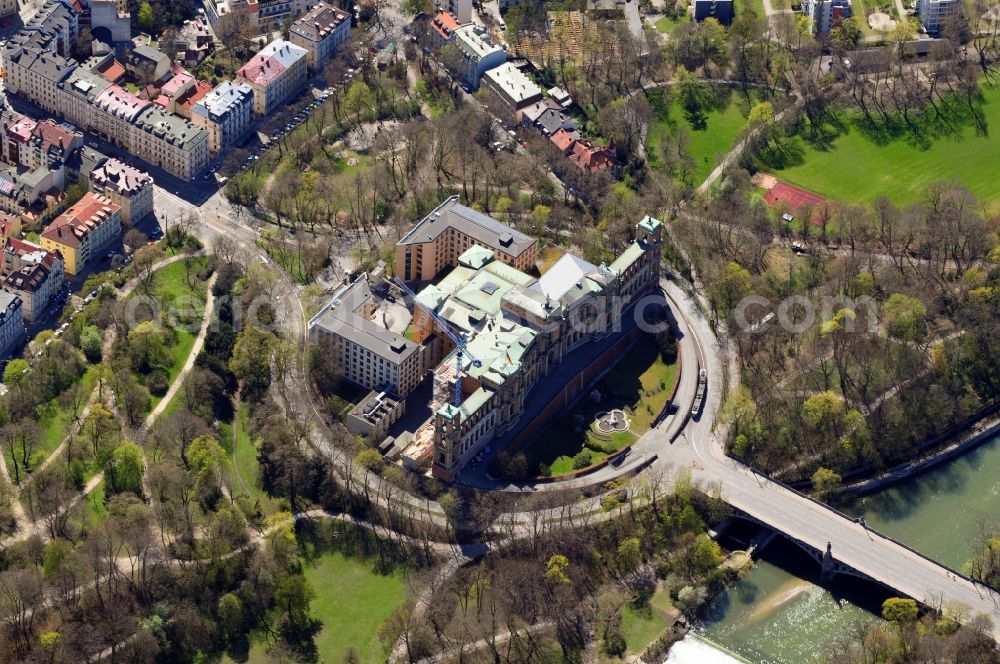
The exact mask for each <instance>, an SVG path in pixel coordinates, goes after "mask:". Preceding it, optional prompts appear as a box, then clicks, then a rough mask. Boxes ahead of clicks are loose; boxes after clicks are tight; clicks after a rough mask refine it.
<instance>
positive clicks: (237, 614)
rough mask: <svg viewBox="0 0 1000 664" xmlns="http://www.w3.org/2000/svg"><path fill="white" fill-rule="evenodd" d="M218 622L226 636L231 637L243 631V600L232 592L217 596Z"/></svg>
mask: <svg viewBox="0 0 1000 664" xmlns="http://www.w3.org/2000/svg"><path fill="white" fill-rule="evenodd" d="M218 614H219V623H220V624H221V625H222V629H223V631H224V632H225V634H226V638H228V639H233V638H235V637H237V636H239V635H240V634H241V633H242V631H243V602H241V601H240V598H239V597H237V596H236V595H234V594H233V593H226V594H225V595H223V596H222V597H220V598H219V604H218Z"/></svg>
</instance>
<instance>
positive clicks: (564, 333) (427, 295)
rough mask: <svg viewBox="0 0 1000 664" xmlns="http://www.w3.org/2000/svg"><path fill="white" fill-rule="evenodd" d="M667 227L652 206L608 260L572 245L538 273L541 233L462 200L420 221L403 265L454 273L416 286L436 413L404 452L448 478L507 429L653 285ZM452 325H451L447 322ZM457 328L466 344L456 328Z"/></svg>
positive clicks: (428, 274) (406, 242) (401, 272)
mask: <svg viewBox="0 0 1000 664" xmlns="http://www.w3.org/2000/svg"><path fill="white" fill-rule="evenodd" d="M662 230H663V225H662V223H661V222H660V221H658V220H656V219H653V218H652V217H648V216H647V217H646V218H644V219H643V220H642V221H640V222H639V223H638V224H636V234H635V240H634V241H633V242H632V243H631V244H630V245H629V246H628V247H627V248H626V249H625V251H624V252H623V253H622V254H621V255H620V256H619V257H618V258H617V259H615V261H614V262H612V263H611V264H610V265H606V264H601V265H592V264H591V263H588V262H587V261H585V260H583V259H582V258H579V257H577V256H574V255H572V254H569V253H565V254H563V255H562V256H561V257H560V258H559V259H558V260H557V261H555V263H553V264H552V265H551V266H550V267H548V268H547V269H545V270H544V272H542V274H541V276H538V277H536V276H533V275H532V274H531V272H535V270H536V268H535V259H536V251H535V247H536V243H535V240H534V239H533V238H530V237H529V236H527V235H524V234H523V233H520V232H518V231H517V230H515V229H512V228H510V227H508V226H506V225H505V224H502V223H500V222H498V221H495V220H493V219H491V218H489V217H487V216H486V215H483V214H481V213H479V212H476V211H474V210H471V209H470V208H467V207H465V206H463V205H460V204H458V202H457V201H456V200H455V199H448V200H447V201H445V202H444V203H442V205H441V206H439V207H438V208H437V209H436V210H434V211H433V212H431V214H429V215H428V216H427V217H425V218H424V219H423V220H422V221H421V222H420V223H418V224H417V226H416V227H415V228H414V229H413V230H412V231H411V232H410V233H408V234H407V235H406V236H405V237H404V238H403V239H402V240H401V241H400V242H399V244H398V245H397V247H396V274H397V276H399V277H401V278H403V279H405V280H422V281H424V282H425V283H426V281H428V280H430V279H432V278H433V277H434V275H435V273H437V272H442V273H444V271H445V270H447V272H446V274H444V277H443V278H441V279H440V280H438V281H437V282H436V283H431V284H429V285H426V286H425V287H424V288H422V289H421V290H420V291H419V293H418V294H417V296H416V302H415V303H414V307H413V309H414V318H413V341H414V342H416V343H418V344H421V345H422V346H424V347H425V348H426V349H427V354H428V357H427V359H428V365H429V366H435V365H436V368H435V369H434V377H433V379H434V391H433V402H432V412H433V416H432V417H431V418H430V419H429V420H428V421H427V422H426V423H425V424H424V425H423V426H422V427H420V429H418V431H417V432H416V434H415V435H414V440H413V442H412V443H411V444H410V446H409V447H408V448H407V449H406V451H405V452H404V456H403V460H404V463H405V464H406V465H408V466H409V467H411V468H426V467H427V465H430V467H431V469H432V472H433V474H434V476H435V477H438V478H439V479H442V480H445V481H452V480H454V479H456V478H457V477H458V475H459V474H460V473H461V471H462V469H463V468H464V466H465V465H466V464H467V463H468V462H469V461H470V460H471V459H472V458H473V457H474V456H476V455H477V454H478V453H479V452H480V451H481V450H482V449H483V448H484V447H485V446H486V445H487V444H489V442H490V441H493V440H496V439H497V438H499V437H501V436H503V435H504V434H505V433H507V432H509V431H511V429H512V428H513V427H514V426H515V425H517V424H518V423H519V421H520V420H521V416H522V414H523V412H524V408H525V403H526V401H527V400H529V399H530V398H531V390H532V388H533V387H534V386H535V385H536V384H537V383H538V382H539V381H540V380H544V379H545V378H546V376H548V375H549V374H550V373H551V372H552V371H553V370H554V369H555V368H556V367H557V366H558V365H560V364H561V363H562V362H563V360H564V359H565V358H566V356H567V355H568V354H569V353H571V352H572V351H574V350H576V349H578V348H581V347H583V346H585V345H586V344H588V343H590V342H592V341H597V340H600V339H604V338H606V337H608V336H609V335H612V334H615V333H616V330H618V329H619V325H618V323H619V322H620V319H621V317H622V316H623V315H624V314H625V313H626V311H627V310H628V309H629V306H630V305H631V304H632V303H633V302H635V301H636V299H637V298H638V297H639V296H640V295H641V294H643V293H644V292H646V291H648V290H650V289H651V288H653V287H654V286H655V285H656V283H657V282H658V280H659V275H660V244H661V240H662ZM449 268H450V269H449ZM430 312H433V316H432V315H431V313H430ZM435 319H437V320H435ZM445 325H446V326H448V327H449V328H450V330H451V332H452V335H447V334H443V333H442V330H441V327H442V326H445ZM459 335H461V336H462V337H463V338H464V339H465V347H464V349H463V350H462V352H461V353H459V352H458V350H459V349H457V348H456V347H455V344H454V342H453V341H451V340H450V338H449V336H455V337H458V336H459ZM460 358H461V359H460ZM460 361H461V366H459V362H460ZM456 382H460V386H459V388H458V389H457V390H456ZM456 394H458V395H459V399H458V403H455V395H456Z"/></svg>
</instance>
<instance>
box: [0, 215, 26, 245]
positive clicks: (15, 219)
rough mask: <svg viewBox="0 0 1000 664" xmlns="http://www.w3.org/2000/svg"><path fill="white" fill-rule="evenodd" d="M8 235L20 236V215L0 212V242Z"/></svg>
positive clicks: (4, 240) (5, 239)
mask: <svg viewBox="0 0 1000 664" xmlns="http://www.w3.org/2000/svg"><path fill="white" fill-rule="evenodd" d="M9 237H12V238H18V237H21V217H19V216H18V215H16V214H7V213H6V212H0V243H2V242H6V241H7V238H9Z"/></svg>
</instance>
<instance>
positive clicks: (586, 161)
mask: <svg viewBox="0 0 1000 664" xmlns="http://www.w3.org/2000/svg"><path fill="white" fill-rule="evenodd" d="M568 156H569V160H570V161H572V162H573V163H574V164H576V165H577V166H579V167H580V168H582V169H583V170H585V171H589V172H591V173H596V172H597V171H603V170H604V169H605V168H611V167H612V166H614V165H615V159H614V156H613V155H612V154H611V150H610V149H608V148H599V147H595V146H594V145H592V144H591V143H590V141H583V140H578V141H576V142H575V143H573V147H572V150H571V151H570V153H569V155H568Z"/></svg>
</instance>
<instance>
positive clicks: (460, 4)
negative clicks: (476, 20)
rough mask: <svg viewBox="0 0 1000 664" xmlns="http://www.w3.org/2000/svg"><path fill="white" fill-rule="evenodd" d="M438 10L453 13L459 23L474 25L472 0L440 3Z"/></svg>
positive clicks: (453, 0) (448, 0) (450, 0)
mask: <svg viewBox="0 0 1000 664" xmlns="http://www.w3.org/2000/svg"><path fill="white" fill-rule="evenodd" d="M438 8H439V9H442V10H444V11H447V12H449V13H451V14H452V15H453V16H454V17H455V18H456V19H458V22H459V23H463V24H465V23H472V0H447V2H439V3H438Z"/></svg>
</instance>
